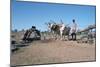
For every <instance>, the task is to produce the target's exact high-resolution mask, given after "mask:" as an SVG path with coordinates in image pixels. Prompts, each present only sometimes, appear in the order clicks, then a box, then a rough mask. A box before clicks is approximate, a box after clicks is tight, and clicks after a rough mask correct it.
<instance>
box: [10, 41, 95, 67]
mask: <svg viewBox="0 0 100 67" xmlns="http://www.w3.org/2000/svg"><path fill="white" fill-rule="evenodd" d="M28 45H29V46H26V47H22V48H21V49H19V50H17V51H16V52H14V53H12V54H11V65H12V66H14V65H29V64H47V63H63V62H80V61H95V60H96V59H95V44H92V45H91V44H86V43H80V44H78V43H77V42H76V41H61V40H45V41H33V42H32V43H30V44H28Z"/></svg>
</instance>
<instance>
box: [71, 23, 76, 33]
mask: <svg viewBox="0 0 100 67" xmlns="http://www.w3.org/2000/svg"><path fill="white" fill-rule="evenodd" d="M76 31H77V24H76V23H73V24H72V26H71V33H76Z"/></svg>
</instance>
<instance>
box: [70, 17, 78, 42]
mask: <svg viewBox="0 0 100 67" xmlns="http://www.w3.org/2000/svg"><path fill="white" fill-rule="evenodd" d="M72 22H73V24H72V27H71V36H72V40H76V32H77V24H76V23H75V19H73V20H72Z"/></svg>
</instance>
